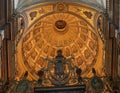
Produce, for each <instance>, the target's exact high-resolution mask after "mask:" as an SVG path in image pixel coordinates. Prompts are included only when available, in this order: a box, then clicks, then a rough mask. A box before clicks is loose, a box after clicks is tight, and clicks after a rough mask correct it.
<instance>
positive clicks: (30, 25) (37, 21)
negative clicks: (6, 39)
mask: <svg viewBox="0 0 120 93" xmlns="http://www.w3.org/2000/svg"><path fill="white" fill-rule="evenodd" d="M20 15H21V16H22V17H21V18H23V20H21V21H20V22H22V23H21V24H20V25H22V26H21V28H22V29H20V32H18V34H17V36H16V55H15V57H16V58H15V59H16V62H15V63H16V75H15V79H16V80H21V79H22V78H23V76H24V73H25V71H28V77H27V79H28V80H30V81H32V80H36V81H37V80H38V79H39V75H38V72H39V71H40V70H42V71H44V70H43V69H46V68H47V67H48V66H49V64H53V63H54V65H52V66H53V67H52V68H51V69H50V70H51V73H54V74H55V75H56V74H57V75H56V76H53V78H54V79H57V80H62V79H66V78H64V75H67V74H65V73H69V71H70V68H69V66H68V65H65V67H64V65H63V64H64V63H62V64H61V63H60V64H59V65H58V64H56V63H55V62H54V61H53V60H54V59H55V58H56V56H57V51H58V50H61V51H62V55H63V56H64V57H65V58H66V59H69V58H71V57H72V56H73V57H74V59H71V62H70V63H71V66H72V67H74V68H79V69H80V70H81V73H80V74H81V77H82V78H91V77H92V76H94V75H93V72H92V68H95V70H96V73H97V75H98V76H99V77H102V76H105V72H104V70H105V69H104V67H105V46H104V43H105V42H104V36H103V34H102V32H101V33H100V31H98V29H97V25H96V24H98V23H99V24H98V28H99V29H101V28H100V27H101V25H102V22H101V21H100V22H98V20H99V15H101V13H99V12H97V10H95V9H93V8H90V7H88V6H86V5H80V4H72V3H49V4H48V3H45V4H43V5H42V6H41V5H37V6H34V7H30V8H29V9H26V10H24V11H22V12H21V14H20ZM101 16H102V15H101ZM97 19H98V20H97ZM99 26H100V27H99ZM46 58H47V59H46ZM49 59H50V60H52V61H51V62H50V63H49V61H50V60H49ZM55 66H56V67H55ZM59 66H62V67H63V68H61V67H59ZM58 69H59V70H58ZM59 72H60V73H59ZM64 72H65V73H64ZM73 72H74V71H73ZM71 74H72V73H71ZM75 75H77V74H75ZM48 77H49V75H48V76H47V75H46V76H45V77H44V78H48ZM68 78H69V76H68ZM52 83H53V84H55V85H56V83H57V82H52ZM64 83H65V82H64ZM65 84H66V83H65ZM69 84H72V83H70V82H69ZM45 86H52V84H51V83H50V84H49V83H48V84H47V85H45Z"/></svg>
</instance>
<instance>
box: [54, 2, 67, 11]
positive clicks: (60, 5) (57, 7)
mask: <svg viewBox="0 0 120 93" xmlns="http://www.w3.org/2000/svg"><path fill="white" fill-rule="evenodd" d="M54 10H55V11H56V12H66V11H67V5H66V4H65V3H57V4H56V5H55V8H54Z"/></svg>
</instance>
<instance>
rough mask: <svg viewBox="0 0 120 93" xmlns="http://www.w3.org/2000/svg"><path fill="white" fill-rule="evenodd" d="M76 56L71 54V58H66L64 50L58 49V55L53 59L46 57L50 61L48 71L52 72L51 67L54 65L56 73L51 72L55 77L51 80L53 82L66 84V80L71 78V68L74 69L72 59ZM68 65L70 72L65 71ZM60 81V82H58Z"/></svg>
mask: <svg viewBox="0 0 120 93" xmlns="http://www.w3.org/2000/svg"><path fill="white" fill-rule="evenodd" d="M73 58H74V57H73V56H71V57H70V58H65V57H64V56H63V55H62V50H58V51H57V56H56V57H55V58H54V59H53V60H51V59H49V58H48V57H47V58H46V60H47V61H48V71H49V72H50V70H51V69H50V68H51V65H50V63H51V64H53V65H54V73H53V74H52V73H51V72H50V76H51V77H52V78H53V79H54V80H53V79H52V80H51V82H53V83H54V84H56V83H58V82H59V83H58V84H64V83H66V82H68V80H69V79H70V78H69V77H70V70H72V65H71V62H70V61H71V60H72V59H73ZM66 65H68V70H69V71H68V73H66V72H65V70H66ZM57 81H58V82H57Z"/></svg>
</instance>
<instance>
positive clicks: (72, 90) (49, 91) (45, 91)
mask: <svg viewBox="0 0 120 93" xmlns="http://www.w3.org/2000/svg"><path fill="white" fill-rule="evenodd" d="M85 91H86V85H84V84H83V85H74V86H62V87H59V86H58V87H36V88H34V93H85Z"/></svg>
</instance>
